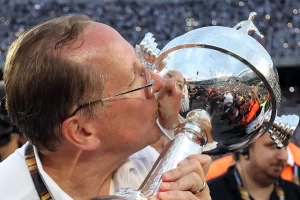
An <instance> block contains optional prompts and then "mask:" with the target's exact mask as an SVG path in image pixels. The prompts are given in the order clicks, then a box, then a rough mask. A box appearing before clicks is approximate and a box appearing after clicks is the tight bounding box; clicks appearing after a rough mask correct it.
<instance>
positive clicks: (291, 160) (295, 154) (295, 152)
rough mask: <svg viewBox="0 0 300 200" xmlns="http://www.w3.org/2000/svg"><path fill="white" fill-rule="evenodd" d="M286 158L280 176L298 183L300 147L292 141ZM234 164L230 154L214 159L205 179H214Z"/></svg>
mask: <svg viewBox="0 0 300 200" xmlns="http://www.w3.org/2000/svg"><path fill="white" fill-rule="evenodd" d="M287 153H288V160H287V165H286V167H285V168H284V170H283V171H282V172H281V175H280V176H281V178H282V179H284V180H287V181H290V182H294V183H295V184H297V185H300V184H299V175H300V148H299V147H297V146H296V145H295V144H293V143H292V142H289V144H288V146H287ZM232 165H234V160H233V157H232V155H228V156H224V157H222V158H219V159H217V160H215V161H214V162H213V163H212V164H211V165H210V167H209V170H208V173H207V174H206V180H211V179H214V178H216V177H218V176H221V175H222V174H224V173H225V172H226V171H227V170H228V168H229V167H230V166H232Z"/></svg>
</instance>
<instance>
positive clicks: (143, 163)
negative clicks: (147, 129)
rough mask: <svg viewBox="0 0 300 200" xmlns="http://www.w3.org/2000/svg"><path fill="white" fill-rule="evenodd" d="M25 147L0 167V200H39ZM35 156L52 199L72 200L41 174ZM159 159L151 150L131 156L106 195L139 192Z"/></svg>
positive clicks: (40, 165) (147, 148)
mask: <svg viewBox="0 0 300 200" xmlns="http://www.w3.org/2000/svg"><path fill="white" fill-rule="evenodd" d="M27 145H28V143H26V144H25V145H24V146H23V147H22V148H20V149H18V150H16V151H15V152H14V153H13V154H12V155H11V156H9V157H8V158H7V159H6V160H4V161H3V162H2V163H0V199H3V200H39V199H40V198H39V196H38V194H37V192H36V190H35V186H34V184H33V182H32V179H31V176H30V173H29V171H28V167H27V165H26V162H25V148H26V146H27ZM34 152H35V156H36V162H37V167H38V169H39V172H40V174H41V177H42V179H43V180H44V182H45V183H46V187H47V188H48V190H49V192H50V194H51V196H52V197H53V198H54V199H55V200H71V199H72V198H71V197H70V196H69V195H68V194H67V193H65V192H64V191H63V190H62V189H61V188H60V187H59V186H58V185H57V184H56V183H55V182H54V181H53V179H52V178H51V177H50V176H49V175H48V174H47V173H46V172H45V171H44V170H43V167H42V164H41V161H40V159H39V156H38V153H37V151H36V149H35V148H34ZM158 156H159V154H158V152H157V151H156V150H155V149H153V148H152V147H150V146H148V147H146V148H144V149H142V150H141V151H139V152H137V153H135V154H133V155H132V156H130V157H129V159H128V160H127V161H126V162H125V163H123V164H122V165H121V166H120V167H119V168H118V170H117V171H116V172H115V173H114V175H113V179H112V181H111V185H110V192H109V193H110V194H113V193H114V192H115V190H116V189H118V188H127V187H130V188H132V189H135V190H136V189H138V187H139V186H140V185H141V183H142V182H143V180H144V179H145V177H146V176H147V174H148V172H149V171H150V170H151V168H152V165H153V164H154V162H155V161H156V159H157V158H158Z"/></svg>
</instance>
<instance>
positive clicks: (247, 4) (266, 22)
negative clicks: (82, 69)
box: [0, 0, 300, 63]
mask: <svg viewBox="0 0 300 200" xmlns="http://www.w3.org/2000/svg"><path fill="white" fill-rule="evenodd" d="M80 2H83V1H70V0H0V5H1V6H0V38H1V40H0V63H1V62H2V63H3V61H4V59H5V54H6V52H7V48H8V46H9V45H10V44H11V42H12V41H14V40H15V39H16V37H18V36H19V35H20V34H21V33H23V32H24V31H25V30H27V29H28V28H30V27H32V26H33V25H36V24H38V23H40V22H43V21H46V20H49V19H51V18H54V17H56V16H62V15H65V14H70V13H82V14H85V15H88V16H90V17H91V18H93V19H94V20H96V21H99V22H102V23H106V24H109V25H111V26H112V27H114V28H116V29H117V30H118V31H119V32H120V33H121V34H122V36H124V37H125V39H127V40H128V41H129V42H131V43H132V44H136V43H139V42H140V40H141V39H142V38H143V36H144V35H145V33H147V32H149V31H150V32H152V33H154V35H155V37H156V39H157V41H158V44H159V45H160V47H162V46H163V45H165V44H166V42H168V41H169V40H170V39H171V38H174V37H175V36H178V35H180V34H182V33H184V32H186V31H189V30H192V29H194V28H198V27H203V26H211V25H221V26H229V27H233V26H234V25H236V24H237V23H238V22H239V21H241V20H245V19H247V18H248V16H249V13H250V12H251V11H256V12H257V13H258V16H257V19H256V20H255V23H256V25H257V26H258V28H259V30H260V32H261V33H262V34H264V35H265V38H264V39H263V40H262V41H261V43H262V45H264V46H265V47H266V49H267V50H268V51H269V53H270V54H271V55H272V56H273V57H276V56H295V55H300V51H299V49H300V47H299V45H300V38H299V34H300V33H299V28H300V26H299V25H300V24H299V23H300V9H299V8H300V2H299V1H292V0H278V1H271V0H248V1H247V0H226V1H222V2H220V1H217V0H210V1H185V2H184V1H175V2H172V1H170V2H169V3H166V2H164V3H157V4H151V1H101V0H99V1H85V2H84V3H80ZM92 2H97V4H95V3H92ZM99 2H103V3H102V4H101V3H99ZM167 2H168V1H167ZM298 42H299V43H298Z"/></svg>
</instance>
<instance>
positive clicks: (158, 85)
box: [147, 72, 164, 98]
mask: <svg viewBox="0 0 300 200" xmlns="http://www.w3.org/2000/svg"><path fill="white" fill-rule="evenodd" d="M151 78H152V80H153V81H154V83H153V85H152V86H151V89H150V90H151V91H148V92H147V98H152V97H153V96H154V94H155V93H156V92H159V91H160V90H161V89H162V88H163V86H164V80H163V79H162V78H161V77H160V76H159V75H158V74H157V73H155V72H151Z"/></svg>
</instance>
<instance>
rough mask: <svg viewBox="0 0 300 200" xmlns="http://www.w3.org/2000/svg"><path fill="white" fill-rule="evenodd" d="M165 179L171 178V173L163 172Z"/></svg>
mask: <svg viewBox="0 0 300 200" xmlns="http://www.w3.org/2000/svg"><path fill="white" fill-rule="evenodd" d="M163 175H164V176H165V177H166V178H171V177H172V175H173V174H172V172H165V173H164V174H163Z"/></svg>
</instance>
